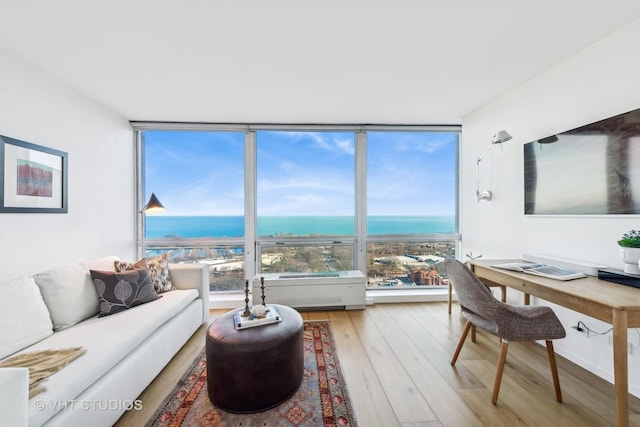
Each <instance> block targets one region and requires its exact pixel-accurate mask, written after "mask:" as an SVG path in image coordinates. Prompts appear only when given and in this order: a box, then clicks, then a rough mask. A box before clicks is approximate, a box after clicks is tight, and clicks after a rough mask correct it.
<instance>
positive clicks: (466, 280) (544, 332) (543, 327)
mask: <svg viewBox="0 0 640 427" xmlns="http://www.w3.org/2000/svg"><path fill="white" fill-rule="evenodd" d="M444 266H445V270H446V272H447V274H448V276H449V281H450V282H451V284H452V285H453V288H454V289H455V291H456V295H457V297H458V303H459V304H460V308H461V310H462V316H463V317H464V318H465V319H467V323H466V324H465V325H464V330H463V331H462V336H461V337H460V341H459V342H458V347H457V348H456V352H455V353H454V355H453V359H452V360H451V365H455V363H456V360H457V359H458V355H459V354H460V350H461V349H462V345H463V344H464V340H465V338H466V337H467V334H468V333H469V330H470V329H471V328H475V327H476V326H477V327H479V328H481V329H484V330H486V331H487V332H490V333H492V334H494V335H496V336H497V337H498V338H500V356H499V358H498V370H497V372H496V379H495V383H494V385H493V395H492V398H491V401H492V402H493V404H494V405H495V404H496V402H497V400H498V392H499V391H500V381H501V379H502V371H503V370H504V362H505V360H506V358H507V348H508V345H509V341H537V340H545V342H546V344H547V353H548V355H549V365H550V366H551V376H552V377H553V385H554V387H555V391H556V400H557V401H558V402H562V393H561V392H560V380H559V379H558V368H557V366H556V357H555V353H554V351H553V343H552V341H551V340H554V339H558V338H564V337H565V335H566V332H565V330H564V328H563V327H562V324H561V323H560V321H559V320H558V318H557V317H556V315H555V313H554V312H553V310H552V309H551V308H549V307H543V306H538V305H510V304H505V303H503V302H501V301H499V300H497V299H496V298H494V296H493V295H492V294H491V291H489V289H488V288H487V287H486V286H485V285H484V284H483V283H482V282H481V281H480V280H479V279H478V278H477V277H476V275H475V274H473V272H472V271H471V270H470V269H469V268H468V267H467V266H466V265H464V264H463V263H461V262H460V261H458V260H455V259H447V260H445V262H444ZM474 332H475V329H474V331H473V332H472V338H473V341H474V342H475V333H474Z"/></svg>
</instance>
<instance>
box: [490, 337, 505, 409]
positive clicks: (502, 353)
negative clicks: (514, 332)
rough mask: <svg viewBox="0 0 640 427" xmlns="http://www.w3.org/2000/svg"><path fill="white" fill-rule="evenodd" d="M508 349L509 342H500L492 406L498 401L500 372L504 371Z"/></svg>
mask: <svg viewBox="0 0 640 427" xmlns="http://www.w3.org/2000/svg"><path fill="white" fill-rule="evenodd" d="M508 348H509V341H507V340H502V341H501V342H500V356H499V357H498V369H497V371H496V380H495V382H494V383H493V395H492V396H491V403H493V404H494V405H495V404H496V402H497V401H498V393H499V392H500V382H501V381H502V371H504V362H505V361H506V360H507V349H508Z"/></svg>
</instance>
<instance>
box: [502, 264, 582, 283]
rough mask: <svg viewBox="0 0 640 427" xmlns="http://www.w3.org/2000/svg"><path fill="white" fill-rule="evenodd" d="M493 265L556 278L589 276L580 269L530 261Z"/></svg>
mask: <svg viewBox="0 0 640 427" xmlns="http://www.w3.org/2000/svg"><path fill="white" fill-rule="evenodd" d="M491 267H496V268H502V269H505V270H512V271H520V272H522V273H527V274H533V275H536V276H542V277H547V278H549V279H556V280H573V279H580V278H581V277H587V275H586V274H584V273H580V272H579V271H573V270H567V269H565V268H560V267H554V266H552V265H545V264H532V263H528V262H508V263H505V264H494V265H492V266H491Z"/></svg>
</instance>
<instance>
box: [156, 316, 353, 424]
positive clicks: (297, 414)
mask: <svg viewBox="0 0 640 427" xmlns="http://www.w3.org/2000/svg"><path fill="white" fill-rule="evenodd" d="M146 426H147V427H152V426H153V427H169V426H171V427H178V426H182V427H192V426H224V427H275V426H277V427H285V426H296V427H298V426H299V427H303V426H304V427H307V426H318V427H330V426H354V427H355V426H356V420H355V415H354V414H353V409H352V407H351V401H350V400H349V395H348V392H347V387H346V384H345V382H344V376H343V374H342V371H341V368H340V364H339V361H338V355H337V354H336V351H335V343H334V341H333V336H332V334H331V328H330V325H329V322H327V321H306V322H304V377H303V379H302V384H301V385H300V388H299V389H298V391H297V392H296V393H295V394H294V395H293V396H292V397H291V398H290V399H289V400H287V401H285V402H283V403H282V404H280V405H279V406H276V407H275V408H272V409H270V410H268V411H264V412H257V413H255V414H232V413H230V412H226V411H223V410H221V409H218V408H217V407H216V406H214V405H213V404H212V403H211V402H210V401H209V396H208V395H207V364H206V359H205V352H204V350H203V351H202V352H201V353H200V355H199V356H198V357H197V358H196V360H194V362H193V364H192V365H191V366H190V367H189V369H187V372H186V373H185V374H184V375H183V377H182V378H181V379H180V381H179V382H178V384H177V385H176V387H175V388H174V389H173V391H172V392H171V393H170V394H169V395H168V396H167V397H166V398H165V400H164V401H163V402H162V404H161V405H160V407H159V408H158V410H157V411H156V412H155V414H154V415H153V417H151V419H150V420H149V421H148V422H147V424H146Z"/></svg>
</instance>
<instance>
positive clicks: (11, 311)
mask: <svg viewBox="0 0 640 427" xmlns="http://www.w3.org/2000/svg"><path fill="white" fill-rule="evenodd" d="M115 260H118V258H117V257H105V258H101V259H98V260H93V261H89V262H86V263H81V264H76V265H69V266H64V267H60V268H58V269H55V270H50V271H47V272H43V273H39V274H34V275H32V276H26V277H22V278H18V279H15V280H12V281H8V282H3V283H0V362H1V361H2V360H3V359H7V358H9V357H12V356H15V355H18V354H21V353H25V352H30V351H36V350H47V349H61V348H69V347H82V348H84V349H86V352H85V353H84V354H83V355H81V356H79V357H78V358H77V359H75V360H73V361H72V362H71V363H69V364H68V365H67V366H66V367H64V368H63V369H62V370H60V371H58V372H57V373H55V374H54V375H52V376H50V377H49V378H48V379H47V380H46V381H45V382H44V384H43V385H44V387H45V388H46V391H44V392H42V393H40V394H38V395H36V396H34V397H33V398H31V399H29V397H28V392H27V390H28V384H27V381H28V375H27V370H26V368H0V413H1V414H2V422H0V424H2V425H11V426H16V427H18V426H25V425H29V426H41V425H46V426H64V427H69V426H83V427H84V426H89V425H90V426H111V425H113V423H114V422H115V421H116V420H117V419H118V418H119V417H120V416H121V415H122V414H123V413H124V412H125V411H126V410H127V409H131V408H133V409H135V408H139V407H141V406H142V407H143V406H144V403H145V402H142V401H137V400H136V399H137V398H138V396H139V395H140V393H141V392H142V391H143V390H144V389H145V388H146V387H147V386H148V385H149V383H150V382H151V381H152V380H153V379H154V378H155V377H156V376H157V375H158V373H159V372H160V371H161V370H162V368H163V367H164V366H165V365H166V364H167V363H168V362H169V360H170V359H171V358H172V357H173V356H174V355H175V354H176V352H177V351H178V350H179V349H180V348H181V347H182V346H183V345H184V343H185V342H186V341H187V340H188V339H189V338H190V337H191V336H192V335H193V333H194V332H195V331H196V329H198V327H200V325H202V324H203V323H204V322H205V321H206V319H207V317H208V295H209V289H208V288H209V285H208V284H209V277H208V267H207V265H205V264H169V273H170V278H171V282H172V284H173V286H174V287H175V290H172V291H168V292H163V293H161V294H160V295H162V297H161V298H159V299H157V300H155V301H151V302H147V303H145V304H142V305H138V306H135V307H132V308H129V309H127V310H125V311H122V312H119V313H116V314H112V315H109V316H105V317H98V304H97V293H96V291H95V286H94V285H93V281H92V279H91V276H90V270H103V271H114V261H115ZM94 299H95V300H94Z"/></svg>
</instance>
